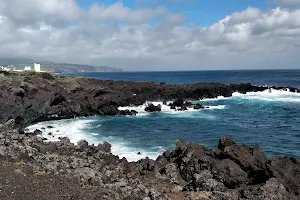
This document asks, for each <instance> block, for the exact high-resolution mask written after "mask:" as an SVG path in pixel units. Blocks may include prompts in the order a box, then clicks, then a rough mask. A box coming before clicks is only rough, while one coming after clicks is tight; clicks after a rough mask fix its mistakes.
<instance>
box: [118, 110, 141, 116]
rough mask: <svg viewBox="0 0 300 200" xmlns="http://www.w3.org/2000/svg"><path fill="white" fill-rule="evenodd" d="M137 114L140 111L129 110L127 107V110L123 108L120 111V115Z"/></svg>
mask: <svg viewBox="0 0 300 200" xmlns="http://www.w3.org/2000/svg"><path fill="white" fill-rule="evenodd" d="M137 114H138V112H137V111H135V110H128V109H126V110H121V111H120V115H129V116H135V115H137Z"/></svg>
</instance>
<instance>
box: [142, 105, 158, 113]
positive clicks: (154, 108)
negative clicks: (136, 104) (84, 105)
mask: <svg viewBox="0 0 300 200" xmlns="http://www.w3.org/2000/svg"><path fill="white" fill-rule="evenodd" d="M145 111H147V112H160V111H161V105H160V104H158V105H157V106H155V105H153V104H152V103H150V104H148V105H147V107H146V108H145Z"/></svg>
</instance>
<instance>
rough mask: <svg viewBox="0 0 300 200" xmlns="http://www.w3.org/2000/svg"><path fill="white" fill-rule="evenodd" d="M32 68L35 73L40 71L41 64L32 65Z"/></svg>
mask: <svg viewBox="0 0 300 200" xmlns="http://www.w3.org/2000/svg"><path fill="white" fill-rule="evenodd" d="M33 66H34V71H36V72H40V71H41V64H37V63H34V64H33Z"/></svg>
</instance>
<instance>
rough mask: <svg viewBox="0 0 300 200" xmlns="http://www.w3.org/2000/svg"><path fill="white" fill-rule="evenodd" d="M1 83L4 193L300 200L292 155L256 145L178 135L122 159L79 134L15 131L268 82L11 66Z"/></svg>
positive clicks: (299, 176) (298, 168)
mask: <svg viewBox="0 0 300 200" xmlns="http://www.w3.org/2000/svg"><path fill="white" fill-rule="evenodd" d="M0 87H1V95H0V113H1V116H0V123H2V124H3V125H0V160H1V168H2V169H4V170H2V171H1V172H0V177H1V181H0V190H1V195H2V197H4V199H32V198H33V199H36V198H38V199H39V198H44V199H144V200H147V199H150V200H151V199H173V200H175V199H298V198H299V194H300V163H299V161H298V160H296V159H295V158H290V157H275V158H272V159H270V160H268V159H267V158H266V157H265V155H264V153H263V151H262V150H261V148H260V147H259V146H248V145H238V144H236V143H235V141H233V140H232V138H230V137H222V138H221V139H220V141H219V144H218V147H217V148H216V149H208V148H207V147H205V146H203V145H200V144H193V143H189V142H185V141H182V140H177V141H176V149H175V150H173V151H166V152H165V153H164V154H163V155H161V156H159V157H158V158H157V159H156V160H151V159H148V158H146V159H142V160H140V161H138V162H128V161H127V160H126V159H125V158H119V157H118V156H115V155H113V154H111V146H110V144H108V143H103V144H99V145H97V146H95V145H89V144H88V143H87V142H86V141H79V142H78V144H77V145H74V144H72V143H70V141H69V139H68V138H61V139H60V142H45V141H44V140H43V138H41V137H39V136H36V134H38V132H36V133H30V134H28V133H24V131H23V128H24V127H25V126H27V125H29V124H32V123H36V122H39V121H44V120H55V119H63V118H72V117H76V116H89V115H122V114H124V113H122V112H121V111H120V110H118V107H119V106H127V105H130V104H132V105H141V104H143V103H144V102H145V101H147V100H148V101H154V100H161V101H168V100H176V99H177V100H178V99H185V100H198V99H203V98H215V97H218V96H225V97H229V96H231V95H232V93H233V92H235V91H238V92H240V93H246V92H250V91H263V90H265V89H267V87H257V86H252V85H251V84H234V85H225V84H215V83H213V84H189V85H169V84H164V83H162V84H155V83H151V82H141V83H135V82H121V81H102V80H96V79H87V78H83V77H78V78H71V77H58V76H52V75H50V74H38V75H31V76H29V75H22V74H21V75H20V74H9V73H8V74H0ZM289 90H291V91H296V89H295V88H289ZM174 103H176V101H175V102H174ZM180 104H182V103H180ZM171 106H172V105H171ZM125 114H126V113H125ZM43 180H46V181H43ZM58 183H59V184H58ZM26 188H27V189H26ZM28 188H31V192H28ZM40 188H43V190H42V191H41V189H40ZM50 188H55V191H54V190H53V189H50ZM26 190H27V193H26V192H24V191H26Z"/></svg>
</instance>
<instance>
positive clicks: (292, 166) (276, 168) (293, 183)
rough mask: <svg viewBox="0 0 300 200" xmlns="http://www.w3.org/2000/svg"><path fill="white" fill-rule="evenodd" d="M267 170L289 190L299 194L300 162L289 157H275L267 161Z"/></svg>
mask: <svg viewBox="0 0 300 200" xmlns="http://www.w3.org/2000/svg"><path fill="white" fill-rule="evenodd" d="M268 164H269V170H270V171H271V172H272V174H273V176H274V177H276V178H277V179H278V180H279V181H280V182H281V183H282V184H283V185H284V186H285V187H286V188H287V190H288V191H289V192H292V193H294V194H296V195H300V162H299V161H298V160H296V159H295V158H290V157H275V158H273V159H271V160H270V161H268Z"/></svg>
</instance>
